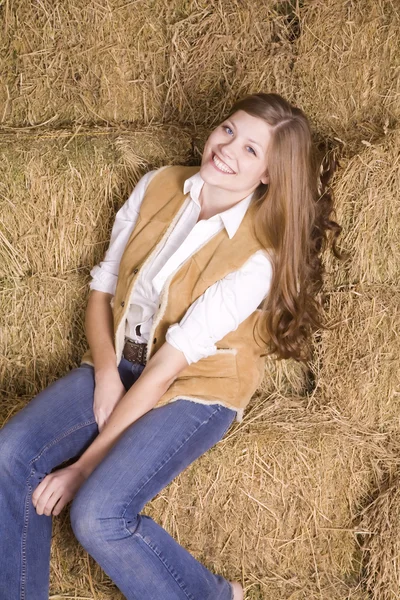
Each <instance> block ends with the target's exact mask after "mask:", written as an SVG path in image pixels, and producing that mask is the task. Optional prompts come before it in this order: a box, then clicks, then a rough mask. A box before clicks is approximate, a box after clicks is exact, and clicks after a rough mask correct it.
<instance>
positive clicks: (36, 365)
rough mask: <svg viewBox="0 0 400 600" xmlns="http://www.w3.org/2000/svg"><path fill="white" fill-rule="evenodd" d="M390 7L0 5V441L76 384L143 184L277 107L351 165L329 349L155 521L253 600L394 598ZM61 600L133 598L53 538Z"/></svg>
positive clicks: (395, 100) (281, 382)
mask: <svg viewBox="0 0 400 600" xmlns="http://www.w3.org/2000/svg"><path fill="white" fill-rule="evenodd" d="M399 13H400V8H399V4H398V2H396V1H395V0H359V1H356V0H354V1H352V2H351V1H348V0H324V1H322V0H318V1H316V0H308V1H307V0H304V1H302V2H300V1H297V2H296V1H295V0H287V1H280V2H272V1H268V0H266V1H263V2H261V1H258V2H255V1H254V0H243V1H240V2H239V1H238V0H237V1H235V0H229V1H228V0H220V1H218V2H215V3H209V2H206V1H205V0H202V1H197V2H196V1H194V0H191V1H189V0H181V1H179V0H176V1H175V2H169V1H167V0H152V1H150V0H148V1H146V0H145V1H140V2H138V1H136V0H133V1H129V0H112V1H111V0H109V1H107V0H96V1H91V0H85V1H83V0H70V1H68V2H61V1H59V0H55V1H52V2H50V0H40V1H39V2H35V3H33V2H27V1H26V0H25V1H22V0H19V1H18V0H16V1H13V0H2V1H1V2H0V18H1V30H2V34H1V37H0V70H1V73H2V77H1V81H0V127H1V128H0V156H1V161H0V201H1V227H0V237H1V244H0V278H1V282H2V285H1V290H0V302H1V316H0V319H1V328H0V339H1V357H0V373H1V390H2V404H1V413H0V414H1V421H2V422H5V421H6V420H7V419H8V418H10V417H11V416H12V415H13V414H15V413H16V412H17V411H18V410H19V409H20V408H22V407H23V406H24V405H25V404H26V403H27V402H29V400H30V399H31V398H32V396H33V395H34V394H36V393H38V392H39V391H40V390H41V389H43V388H44V387H45V386H47V385H48V384H49V383H50V382H51V381H53V380H54V379H56V378H59V377H61V376H62V375H64V374H65V373H66V372H67V371H68V370H69V369H71V368H73V367H75V366H77V365H78V364H79V359H80V357H81V356H82V354H83V351H84V350H85V348H86V346H85V338H84V334H83V319H84V309H85V306H86V301H87V295H88V282H89V280H90V276H89V271H90V269H91V267H92V266H93V265H94V264H96V263H98V262H99V261H100V260H101V258H102V256H103V254H104V251H105V249H106V247H107V244H108V240H109V235H110V231H111V226H112V222H113V218H114V215H115V212H116V211H117V209H118V208H119V207H120V206H121V205H122V203H123V202H124V201H125V200H126V198H127V196H128V194H129V193H130V191H131V190H132V187H133V186H134V184H135V183H136V181H137V180H138V178H139V177H140V176H141V175H142V174H143V173H144V172H145V171H146V170H148V169H150V168H154V167H157V166H161V165H164V164H172V163H174V164H198V162H199V158H200V152H201V148H202V144H203V142H204V139H205V136H206V133H207V130H208V128H209V127H211V126H213V125H215V124H216V123H217V122H218V120H219V119H220V118H221V117H222V116H223V114H224V111H225V110H226V109H227V108H228V107H229V106H230V105H231V103H232V101H233V100H234V99H236V98H237V97H238V96H241V95H244V94H245V93H248V92H254V91H277V92H278V93H281V94H282V95H283V96H285V97H286V98H288V99H289V100H290V101H292V102H294V103H295V104H297V105H298V106H300V107H301V108H303V109H304V110H305V112H306V113H307V114H308V115H309V116H310V119H311V122H312V125H313V128H314V132H315V139H316V142H319V141H321V140H326V141H327V147H329V148H331V149H335V151H336V153H337V155H338V156H339V157H340V169H339V171H338V172H337V174H336V176H335V179H334V182H333V187H334V192H335V195H336V201H337V217H338V221H339V222H340V223H342V224H343V235H342V238H341V240H342V241H341V244H342V247H344V248H345V249H347V250H348V251H349V252H350V254H351V258H350V260H349V261H348V262H347V263H346V264H344V265H343V264H338V263H337V261H335V260H334V259H332V258H331V257H326V267H327V278H326V286H325V288H326V311H327V317H328V320H329V323H330V324H331V325H332V326H333V327H332V329H331V330H329V331H324V332H323V333H322V334H319V335H316V336H315V348H316V355H315V360H314V362H313V365H312V366H311V369H310V371H309V372H306V371H305V370H304V369H303V368H301V367H299V366H298V365H296V364H293V363H292V362H291V361H288V362H285V363H282V364H276V363H274V362H273V361H271V360H269V361H268V362H267V368H266V376H265V379H264V382H263V384H262V386H261V388H260V389H259V390H258V391H257V393H256V394H255V396H254V398H253V400H252V402H251V405H250V407H249V410H248V412H247V414H246V418H245V419H244V421H243V422H242V423H241V424H235V425H234V426H233V427H232V429H231V430H230V432H229V433H228V435H227V436H226V437H225V439H224V440H222V441H221V442H220V443H219V444H217V446H216V447H215V448H213V449H212V450H211V451H210V452H208V453H207V454H206V455H204V456H203V457H201V458H200V459H199V461H197V463H195V464H194V465H192V466H191V467H190V468H189V469H187V471H186V472H185V473H183V474H182V475H181V476H180V477H178V478H177V479H176V480H175V481H174V482H172V483H171V484H170V486H168V487H167V488H166V489H165V490H164V491H163V492H162V493H161V494H159V495H158V496H157V497H156V498H155V499H154V500H153V502H151V503H150V504H149V506H148V507H147V511H148V513H149V514H151V515H152V516H153V517H154V518H156V519H157V520H158V521H159V522H160V523H162V524H163V526H165V527H166V528H167V530H168V531H170V532H171V533H172V534H173V535H174V536H176V537H177V539H178V540H179V541H180V542H181V543H182V544H184V545H185V546H186V547H187V548H188V549H189V550H190V551H191V552H193V554H194V555H195V556H196V557H198V558H199V559H200V560H202V561H204V562H205V564H207V566H208V567H210V568H212V569H215V570H216V571H217V572H220V573H222V574H223V575H225V576H227V577H229V578H238V579H241V580H242V582H243V584H244V586H245V588H246V598H247V599H248V600H260V599H261V598H262V599H266V600H276V599H277V598H282V599H287V600H289V599H290V600H300V599H302V600H303V599H304V600H305V599H307V600H312V599H315V600H317V599H318V600H321V599H322V598H323V599H324V600H325V599H327V600H339V599H340V600H344V599H345V598H346V599H354V600H366V599H367V598H373V599H374V600H389V599H391V600H393V599H395V598H398V597H399V596H400V591H399V590H400V564H399V558H398V556H399V550H400V508H399V506H400V505H399V501H400V479H399V477H400V476H399V468H400V465H399V462H400V410H399V408H400V406H399V405H400V388H399V375H398V358H399V351H398V347H399V340H398V337H399V334H398V332H399V330H400V318H399V299H400V290H399V283H398V282H399V275H400V273H399V270H400V269H399V264H400V261H399V256H398V248H399V242H400V234H399V229H398V223H399V219H400V208H399V199H398V190H399V188H400V174H399V173H400V169H399V166H400V161H399V157H400V147H399V141H400V124H399V113H400V103H399V93H400V83H399V82H400V77H399V69H400V58H399V56H400V52H399V30H400V27H399V23H400V15H399ZM51 597H52V598H53V599H56V598H87V599H95V600H106V599H111V598H113V599H117V598H122V596H121V595H120V594H119V592H118V591H117V590H116V589H115V587H114V586H113V584H112V582H111V581H110V580H109V579H108V577H107V576H106V575H105V574H104V573H103V572H102V571H101V569H100V568H99V567H98V566H97V565H96V564H95V563H94V561H93V560H92V559H91V558H90V557H88V556H87V554H86V553H85V552H84V551H83V550H82V549H81V548H80V546H79V544H78V543H77V542H76V540H75V539H74V537H73V534H72V532H71V529H70V525H69V517H68V511H64V514H62V515H60V517H58V518H57V519H55V520H54V541H53V546H52V563H51Z"/></svg>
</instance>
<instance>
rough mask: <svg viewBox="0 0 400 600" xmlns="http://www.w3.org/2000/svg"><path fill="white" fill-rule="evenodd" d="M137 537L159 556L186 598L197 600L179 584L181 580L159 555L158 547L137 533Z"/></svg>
mask: <svg viewBox="0 0 400 600" xmlns="http://www.w3.org/2000/svg"><path fill="white" fill-rule="evenodd" d="M136 535H137V536H139V537H140V539H141V540H143V543H144V544H146V546H147V547H148V548H149V549H150V550H151V551H152V553H153V554H154V555H155V556H157V558H158V560H159V561H160V562H161V564H162V565H164V567H165V568H166V570H167V571H168V573H169V574H170V575H171V577H172V578H173V579H174V581H175V582H176V583H177V584H178V586H179V587H180V589H181V590H182V592H183V593H184V594H185V596H186V598H188V600H196V599H195V598H194V596H192V594H191V593H190V592H187V591H186V590H185V588H184V587H182V585H181V583H180V582H179V580H178V579H177V578H176V576H175V572H174V571H173V570H172V569H171V567H170V566H169V564H168V563H167V562H166V561H165V559H164V557H163V556H162V555H161V554H160V553H159V551H158V548H157V546H153V545H152V544H150V543H148V542H147V541H146V539H145V538H144V537H143V536H142V535H141V534H140V533H136Z"/></svg>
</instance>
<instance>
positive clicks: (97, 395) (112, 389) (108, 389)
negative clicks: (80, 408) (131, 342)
mask: <svg viewBox="0 0 400 600" xmlns="http://www.w3.org/2000/svg"><path fill="white" fill-rule="evenodd" d="M125 394H126V389H125V387H124V385H123V383H122V381H121V378H120V376H119V372H118V371H117V370H115V371H112V372H109V373H106V374H102V375H101V376H97V377H96V385H95V389H94V401H93V412H94V418H95V419H96V423H97V426H98V429H99V433H100V431H101V430H102V429H103V427H104V425H105V424H106V423H107V420H108V418H109V416H110V415H111V413H112V411H113V410H114V408H115V407H116V405H117V404H118V402H119V401H120V400H121V398H122V397H123V396H125Z"/></svg>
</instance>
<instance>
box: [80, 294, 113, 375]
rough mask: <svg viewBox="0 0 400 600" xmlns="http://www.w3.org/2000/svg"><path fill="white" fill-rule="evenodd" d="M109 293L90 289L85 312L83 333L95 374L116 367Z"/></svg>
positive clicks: (110, 296)
mask: <svg viewBox="0 0 400 600" xmlns="http://www.w3.org/2000/svg"><path fill="white" fill-rule="evenodd" d="M111 298H112V295H111V294H105V293H103V292H99V291H97V290H92V291H91V293H90V295H89V300H88V305H87V308H86V313H85V333H86V338H87V341H88V344H89V347H90V350H91V352H92V357H93V363H94V370H95V374H96V376H99V375H101V374H102V373H107V372H109V371H110V370H115V369H116V368H117V365H116V361H115V349H114V324H113V314H112V308H111V306H110V300H111Z"/></svg>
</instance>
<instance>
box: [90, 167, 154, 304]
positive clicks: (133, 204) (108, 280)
mask: <svg viewBox="0 0 400 600" xmlns="http://www.w3.org/2000/svg"><path fill="white" fill-rule="evenodd" d="M156 172H157V170H153V171H149V172H148V173H146V174H145V175H143V177H142V178H141V179H139V181H138V183H137V184H136V186H135V188H134V190H133V192H132V193H131V194H130V196H129V198H128V200H127V201H126V202H125V203H124V204H123V205H122V207H121V208H120V209H119V211H118V212H117V214H116V215H115V221H114V225H113V228H112V231H111V239H110V243H109V246H108V249H107V251H106V253H105V256H104V259H103V260H102V261H101V262H100V263H99V264H98V265H96V266H94V267H93V268H92V270H91V271H90V275H91V277H92V279H91V281H90V282H89V288H90V289H91V290H98V291H100V292H106V293H108V294H113V295H114V294H115V288H116V286H117V279H118V272H119V264H120V261H121V257H122V254H123V252H124V249H125V246H126V244H127V242H128V240H129V237H130V235H131V233H132V231H133V229H134V227H135V225H136V222H137V219H138V216H139V209H140V205H141V203H142V200H143V197H144V194H145V191H146V188H147V186H148V184H149V182H150V179H151V178H152V177H153V175H154V174H155V173H156Z"/></svg>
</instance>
